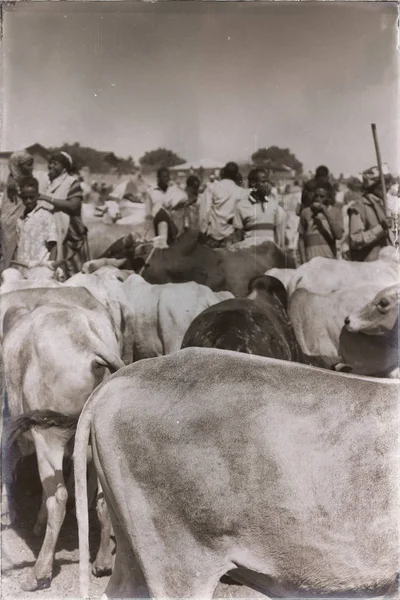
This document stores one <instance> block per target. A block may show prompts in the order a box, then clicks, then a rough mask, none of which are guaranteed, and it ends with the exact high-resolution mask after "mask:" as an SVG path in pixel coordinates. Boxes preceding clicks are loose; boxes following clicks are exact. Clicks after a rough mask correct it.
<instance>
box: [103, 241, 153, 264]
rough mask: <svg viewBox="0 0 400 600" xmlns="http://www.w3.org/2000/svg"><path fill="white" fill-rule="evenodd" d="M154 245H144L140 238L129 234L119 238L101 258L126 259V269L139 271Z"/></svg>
mask: <svg viewBox="0 0 400 600" xmlns="http://www.w3.org/2000/svg"><path fill="white" fill-rule="evenodd" d="M152 247H153V245H152V243H151V242H147V243H146V242H145V243H143V242H142V241H141V240H140V238H139V236H137V235H135V234H134V233H129V234H128V235H125V236H124V237H121V238H119V239H118V240H116V241H115V242H113V243H112V244H111V246H109V247H108V248H107V250H105V251H104V252H103V253H102V254H101V255H100V257H99V258H116V259H125V263H124V267H125V268H126V269H129V270H131V271H139V270H140V269H141V268H142V267H143V265H144V263H145V260H146V258H147V257H148V256H149V254H150V252H151V250H152Z"/></svg>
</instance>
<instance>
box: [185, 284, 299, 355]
mask: <svg viewBox="0 0 400 600" xmlns="http://www.w3.org/2000/svg"><path fill="white" fill-rule="evenodd" d="M286 307H287V297H286V290H285V287H284V285H283V284H282V283H281V282H280V281H279V279H276V278H275V277H270V276H267V275H262V276H260V277H255V278H253V279H252V280H251V281H250V283H249V295H248V296H247V298H232V299H230V300H225V301H223V302H219V303H218V304H214V305H213V306H210V307H209V308H207V309H206V310H204V311H203V312H202V313H201V314H200V315H198V316H197V317H196V318H195V319H194V321H193V322H192V324H191V325H190V327H189V329H188V330H187V332H186V334H185V336H184V338H183V342H182V348H189V347H191V346H192V347H193V346H197V347H203V348H221V349H225V350H235V351H237V352H245V353H246V354H259V355H260V356H269V357H272V358H280V359H282V360H290V361H295V362H305V361H304V356H303V353H302V351H301V349H300V346H299V345H298V343H297V340H296V337H295V335H294V331H293V329H292V326H291V324H290V322H289V318H288V316H287V313H286Z"/></svg>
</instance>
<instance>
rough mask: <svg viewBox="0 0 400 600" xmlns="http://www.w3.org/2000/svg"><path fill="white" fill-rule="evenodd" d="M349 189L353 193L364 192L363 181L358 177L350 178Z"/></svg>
mask: <svg viewBox="0 0 400 600" xmlns="http://www.w3.org/2000/svg"><path fill="white" fill-rule="evenodd" d="M347 187H348V188H349V190H350V191H351V192H361V190H362V187H363V185H362V181H361V179H359V178H358V177H350V179H349V181H348V183H347Z"/></svg>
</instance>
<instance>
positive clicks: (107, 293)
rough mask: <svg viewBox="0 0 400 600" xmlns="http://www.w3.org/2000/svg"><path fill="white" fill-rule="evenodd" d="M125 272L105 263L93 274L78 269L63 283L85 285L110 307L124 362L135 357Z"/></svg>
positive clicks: (129, 361)
mask: <svg viewBox="0 0 400 600" xmlns="http://www.w3.org/2000/svg"><path fill="white" fill-rule="evenodd" d="M126 275H127V274H126V272H123V271H120V270H119V269H118V268H117V267H115V266H114V267H112V266H108V267H107V266H103V267H101V268H100V269H98V270H97V271H95V272H93V273H91V274H83V273H77V274H75V275H73V276H72V277H71V278H70V279H68V280H67V281H66V282H65V284H64V285H63V287H64V288H67V287H77V288H81V287H83V288H86V289H87V290H89V292H90V293H91V294H92V295H93V296H94V297H95V298H96V299H97V300H98V301H99V302H101V304H102V305H103V306H104V307H105V308H106V309H107V311H108V313H109V315H110V317H111V320H112V324H113V327H114V331H115V336H116V338H117V340H118V344H119V347H120V355H121V358H122V360H123V361H124V362H125V364H130V363H131V362H132V360H133V354H132V353H133V343H134V342H133V340H134V330H133V326H134V315H133V314H132V311H131V308H130V306H129V303H128V300H127V298H126V296H125V290H124V288H123V281H124V280H126Z"/></svg>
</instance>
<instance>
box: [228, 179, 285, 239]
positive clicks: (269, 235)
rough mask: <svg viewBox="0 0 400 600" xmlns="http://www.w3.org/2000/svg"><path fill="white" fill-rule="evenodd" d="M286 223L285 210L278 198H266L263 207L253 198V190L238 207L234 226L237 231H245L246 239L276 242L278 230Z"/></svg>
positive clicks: (240, 201)
mask: <svg viewBox="0 0 400 600" xmlns="http://www.w3.org/2000/svg"><path fill="white" fill-rule="evenodd" d="M263 208H264V210H263ZM284 221H285V213H284V210H283V209H282V207H281V206H280V205H279V203H278V200H277V199H276V198H273V197H272V198H271V197H266V201H265V202H264V203H263V205H262V204H261V202H258V201H257V200H256V199H255V198H253V196H252V195H251V190H249V191H248V193H247V195H246V196H245V197H243V198H242V199H241V200H239V202H238V204H237V206H236V211H235V218H234V226H235V228H236V229H242V230H243V232H244V237H245V239H246V238H257V239H259V240H260V241H267V240H270V241H275V235H276V233H277V230H278V228H279V227H283V226H284Z"/></svg>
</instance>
